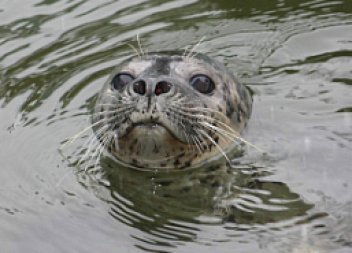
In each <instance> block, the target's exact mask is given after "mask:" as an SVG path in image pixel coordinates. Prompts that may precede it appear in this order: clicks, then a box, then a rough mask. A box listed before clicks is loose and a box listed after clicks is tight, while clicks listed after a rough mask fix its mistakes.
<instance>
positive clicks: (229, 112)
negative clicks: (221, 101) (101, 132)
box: [226, 100, 235, 118]
mask: <svg viewBox="0 0 352 253" xmlns="http://www.w3.org/2000/svg"><path fill="white" fill-rule="evenodd" d="M234 111H235V108H234V106H233V103H231V102H230V101H229V100H227V101H226V116H227V117H229V118H230V117H231V115H232V114H233V112H234Z"/></svg>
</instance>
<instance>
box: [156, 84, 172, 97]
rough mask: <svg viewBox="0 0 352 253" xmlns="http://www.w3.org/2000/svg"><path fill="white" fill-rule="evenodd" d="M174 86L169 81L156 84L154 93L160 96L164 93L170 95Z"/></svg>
mask: <svg viewBox="0 0 352 253" xmlns="http://www.w3.org/2000/svg"><path fill="white" fill-rule="evenodd" d="M171 86H172V84H171V83H169V82H167V81H160V82H158V83H157V84H156V86H155V90H154V93H155V95H157V96H159V95H161V94H163V93H168V92H169V91H170V90H171Z"/></svg>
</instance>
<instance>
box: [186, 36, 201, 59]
mask: <svg viewBox="0 0 352 253" xmlns="http://www.w3.org/2000/svg"><path fill="white" fill-rule="evenodd" d="M204 39H205V36H203V37H201V38H200V40H199V41H198V42H197V44H195V45H194V46H193V48H192V49H191V50H190V51H189V53H188V55H187V57H186V58H187V59H190V58H192V57H193V56H194V55H193V56H192V53H193V52H194V50H196V48H197V47H199V46H200V44H201V43H202V42H203V40H204Z"/></svg>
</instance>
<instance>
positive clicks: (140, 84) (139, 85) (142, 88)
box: [133, 80, 147, 95]
mask: <svg viewBox="0 0 352 253" xmlns="http://www.w3.org/2000/svg"><path fill="white" fill-rule="evenodd" d="M146 86H147V85H146V83H145V81H144V80H138V81H136V82H134V83H133V91H134V92H136V93H137V94H139V95H144V94H145V92H146Z"/></svg>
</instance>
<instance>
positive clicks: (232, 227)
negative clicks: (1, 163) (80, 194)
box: [77, 158, 326, 249]
mask: <svg viewBox="0 0 352 253" xmlns="http://www.w3.org/2000/svg"><path fill="white" fill-rule="evenodd" d="M100 164H101V166H102V168H100V169H99V170H96V171H95V173H99V174H101V175H100V176H99V178H100V180H96V178H97V175H96V174H95V175H91V177H90V179H91V180H87V175H88V174H87V172H85V171H78V172H77V173H78V174H77V175H78V178H79V180H80V181H81V182H82V183H84V184H85V185H86V187H88V188H91V189H93V188H97V187H98V188H99V186H98V185H101V186H103V187H106V188H107V190H108V193H106V192H105V194H107V195H106V196H104V195H100V196H99V193H98V196H99V197H100V198H101V199H102V200H104V201H106V202H107V203H109V205H110V206H111V210H110V212H109V213H110V215H111V216H112V217H113V218H114V219H116V220H118V221H119V222H121V223H124V224H126V225H128V226H132V227H135V228H137V229H139V230H141V231H143V232H144V234H143V235H142V236H133V237H134V238H135V239H137V240H138V241H140V243H138V244H137V246H138V247H140V248H145V249H148V248H150V247H151V246H153V245H159V246H165V247H170V248H171V249H172V248H173V247H175V246H176V245H177V242H182V241H196V240H197V238H198V234H199V233H200V231H201V230H202V229H201V228H199V227H198V225H200V224H203V225H213V226H215V225H222V224H226V226H225V227H224V228H225V229H226V230H227V233H225V234H224V235H220V236H218V237H217V238H216V240H214V238H208V239H207V241H208V243H212V242H213V240H214V242H215V241H221V240H225V241H226V240H229V238H230V237H232V236H236V237H242V236H243V237H246V236H247V234H248V233H251V232H253V231H255V230H258V232H259V233H264V232H267V231H270V230H275V231H281V230H285V229H287V228H289V227H292V226H294V225H295V224H298V223H300V224H304V223H308V222H310V221H312V220H314V219H316V218H319V217H324V216H325V215H326V214H324V213H321V214H314V215H311V214H309V212H308V211H309V210H310V209H311V208H312V207H313V205H312V204H307V203H305V202H304V201H303V200H302V199H301V197H300V196H299V195H298V194H296V193H293V192H291V191H290V189H289V188H288V187H287V185H285V184H284V183H282V182H274V181H269V180H265V177H266V176H268V175H270V174H271V173H270V172H269V171H266V170H264V169H263V168H255V167H250V166H248V165H236V166H235V165H233V166H232V167H229V166H225V165H224V164H217V165H214V166H210V167H207V168H198V169H192V170H186V171H179V172H155V171H144V172H141V171H136V170H131V169H129V168H124V167H121V166H120V165H118V164H116V162H114V161H113V160H111V159H110V158H103V159H102V161H101V163H100ZM197 224H198V225H197ZM266 225H267V227H265V226H266ZM263 226H264V227H263ZM260 230H262V231H260ZM239 232H240V233H239ZM141 243H142V244H141Z"/></svg>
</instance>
